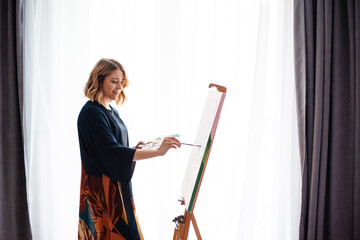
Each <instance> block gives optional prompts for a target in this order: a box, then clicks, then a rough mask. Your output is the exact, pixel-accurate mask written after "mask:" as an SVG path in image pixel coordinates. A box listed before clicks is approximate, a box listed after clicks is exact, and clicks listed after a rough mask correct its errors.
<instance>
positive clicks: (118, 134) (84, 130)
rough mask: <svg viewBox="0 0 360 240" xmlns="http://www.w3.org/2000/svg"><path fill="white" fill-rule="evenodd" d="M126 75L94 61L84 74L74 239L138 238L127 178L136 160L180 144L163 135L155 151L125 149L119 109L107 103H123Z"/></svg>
mask: <svg viewBox="0 0 360 240" xmlns="http://www.w3.org/2000/svg"><path fill="white" fill-rule="evenodd" d="M127 85H128V79H127V77H126V73H125V70H124V68H123V67H122V65H121V64H120V63H119V62H117V61H116V60H113V59H100V60H99V61H98V62H97V63H96V65H95V67H94V68H93V70H92V71H91V73H90V76H89V79H88V82H87V83H86V86H85V89H84V90H85V96H86V97H88V98H89V99H90V100H89V101H88V102H87V103H86V104H85V105H84V107H83V108H82V109H81V112H80V114H79V118H78V123H77V124H78V134H79V143H80V153H81V161H82V172H81V190H80V213H79V232H78V238H79V239H114V240H117V239H127V240H128V239H136V240H137V239H143V236H142V234H141V230H140V227H139V223H138V220H137V217H136V212H135V207H134V202H133V197H132V187H131V177H132V175H133V172H134V168H135V163H136V161H137V160H141V159H148V158H152V157H157V156H162V155H164V154H166V153H167V151H168V150H169V149H170V148H178V147H180V143H179V141H178V140H177V139H176V138H165V139H164V140H163V142H162V144H161V145H160V147H159V148H158V149H140V147H139V146H140V144H142V142H140V143H139V144H138V145H137V146H136V147H135V148H129V147H128V142H129V141H128V133H127V128H126V126H125V124H124V123H123V122H122V120H121V119H120V116H119V113H118V112H117V111H116V110H115V109H114V108H112V107H111V105H110V104H109V103H110V102H111V101H116V104H119V103H121V104H122V103H123V102H124V101H125V94H124V91H123V90H124V88H126V86H127Z"/></svg>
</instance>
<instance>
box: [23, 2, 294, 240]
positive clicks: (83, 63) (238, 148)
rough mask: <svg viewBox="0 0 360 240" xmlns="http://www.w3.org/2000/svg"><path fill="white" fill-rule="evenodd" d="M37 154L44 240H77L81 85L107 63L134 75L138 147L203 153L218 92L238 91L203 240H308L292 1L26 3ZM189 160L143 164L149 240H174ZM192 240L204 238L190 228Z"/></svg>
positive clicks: (29, 114)
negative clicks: (176, 142) (204, 118)
mask: <svg viewBox="0 0 360 240" xmlns="http://www.w3.org/2000/svg"><path fill="white" fill-rule="evenodd" d="M25 18H26V19H25V30H26V35H25V78H24V84H25V93H24V94H25V96H24V97H25V98H24V99H25V106H24V107H25V118H24V126H25V148H26V149H25V150H26V151H25V153H26V166H27V177H28V193H29V194H28V198H29V208H30V218H31V224H32V231H33V236H34V239H36V240H38V239H39V240H42V239H46V240H47V239H54V240H56V239H74V238H76V235H77V223H78V202H79V189H80V153H79V149H78V139H77V130H76V120H77V115H78V113H79V111H80V109H81V107H82V105H83V104H84V103H85V102H86V100H87V99H86V98H85V97H83V86H84V84H85V82H86V80H87V77H88V74H89V72H90V70H91V69H92V67H93V65H94V64H95V63H96V61H97V60H98V59H99V58H101V57H110V58H115V59H117V60H119V61H120V62H121V63H122V64H123V65H124V66H125V68H126V69H127V73H128V76H129V79H130V86H129V88H128V89H127V92H126V93H127V97H128V101H127V103H126V104H125V105H124V106H120V107H117V109H118V110H119V112H120V115H121V117H122V118H123V120H124V122H125V123H126V124H127V126H128V129H129V134H130V143H131V144H133V145H134V144H136V143H137V141H139V140H148V139H151V138H153V137H157V136H161V135H166V134H172V133H180V134H181V135H182V140H183V141H188V142H191V141H192V140H193V138H194V134H195V133H196V129H197V127H198V123H199V120H200V117H201V112H202V108H203V106H204V101H205V98H206V94H207V86H208V84H209V83H211V82H213V83H217V84H220V85H224V86H226V87H227V88H228V94H227V97H226V99H225V103H224V107H223V112H222V116H221V118H220V122H219V126H218V130H217V135H216V137H215V142H214V144H213V148H212V152H211V155H210V159H209V163H208V166H207V169H206V173H205V176H204V179H203V183H202V187H201V190H200V194H199V197H198V201H197V204H196V206H195V211H194V213H195V217H196V219H197V222H198V225H199V228H200V231H201V234H202V236H203V238H204V239H237V238H239V239H297V228H298V221H299V220H298V215H299V191H300V186H299V172H300V168H299V164H298V162H299V157H298V152H297V130H296V119H295V116H296V114H295V103H294V101H295V96H294V95H295V92H294V79H293V64H292V59H293V48H292V35H293V34H292V4H291V2H290V1H287V0H273V1H264V0H263V1H261V0H256V1H246V0H221V1H216V0H211V1H209V0H207V1H205V0H197V1H194V0H183V1H167V0H162V1H160V0H157V1H149V0H137V1H125V0H122V1H115V0H113V1H110V0H106V1H95V0H86V1H85V0H81V1H80V0H79V1H70V0H62V1H60V0H58V1H55V0H36V1H35V0H28V1H26V10H25ZM188 154H189V148H187V147H185V146H184V147H182V148H181V149H179V150H176V151H175V150H174V151H171V152H170V153H169V154H168V155H167V156H165V157H163V158H156V159H151V160H147V161H142V162H139V163H138V164H137V167H136V170H135V174H134V177H133V189H134V198H135V204H136V208H137V213H138V217H139V220H140V224H141V227H142V230H143V233H144V236H145V238H146V239H150V240H151V239H171V238H172V234H173V230H174V227H175V225H174V224H173V223H172V221H171V220H172V219H173V218H174V217H176V216H178V215H180V214H182V213H183V211H184V207H182V206H180V205H179V203H178V202H177V199H178V198H179V197H180V187H181V182H182V178H183V176H184V173H185V168H186V164H187V160H188ZM189 239H195V236H194V234H193V230H192V229H190V237H189Z"/></svg>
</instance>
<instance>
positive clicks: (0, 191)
mask: <svg viewBox="0 0 360 240" xmlns="http://www.w3.org/2000/svg"><path fill="white" fill-rule="evenodd" d="M0 4H1V5H0V34H1V35H0V46H1V48H0V239H4V240H5V239H6V240H17V239H19V240H20V239H21V240H27V239H32V237H31V230H30V223H29V214H28V204H27V196H26V178H25V167H24V150H23V149H24V148H23V137H22V120H21V119H22V107H23V106H22V105H23V99H22V96H23V95H22V92H23V91H22V86H23V84H22V80H23V33H24V31H23V19H24V8H23V7H24V3H23V1H22V0H1V3H0Z"/></svg>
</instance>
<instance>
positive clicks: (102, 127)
mask: <svg viewBox="0 0 360 240" xmlns="http://www.w3.org/2000/svg"><path fill="white" fill-rule="evenodd" d="M77 124H78V134H79V143H80V153H81V162H82V171H81V189H80V211H79V231H78V239H106V240H107V239H109V240H110V239H111V240H118V239H126V240H132V239H133V240H138V239H143V237H142V233H141V230H140V226H139V224H138V220H137V217H136V212H135V205H134V201H133V196H132V187H131V178H132V175H133V172H134V168H135V162H134V161H133V158H134V154H135V151H136V150H135V149H133V148H129V147H128V146H129V145H128V134H127V129H126V126H125V124H124V123H123V122H122V121H121V119H120V117H119V113H118V112H117V111H116V110H115V109H113V108H112V109H111V111H110V110H107V109H106V108H105V107H104V106H102V105H101V104H99V103H97V102H92V101H88V102H87V103H86V104H85V105H84V107H83V108H82V109H81V112H80V114H79V117H78V123H77Z"/></svg>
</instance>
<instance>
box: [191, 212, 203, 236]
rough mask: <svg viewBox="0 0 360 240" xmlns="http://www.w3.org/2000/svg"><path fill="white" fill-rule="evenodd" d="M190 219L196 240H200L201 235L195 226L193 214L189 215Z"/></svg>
mask: <svg viewBox="0 0 360 240" xmlns="http://www.w3.org/2000/svg"><path fill="white" fill-rule="evenodd" d="M190 217H191V221H192V224H193V226H194V230H195V233H196V237H197V239H198V240H202V238H201V235H200V231H199V228H198V225H197V223H196V220H195V216H194V214H193V213H190Z"/></svg>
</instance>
